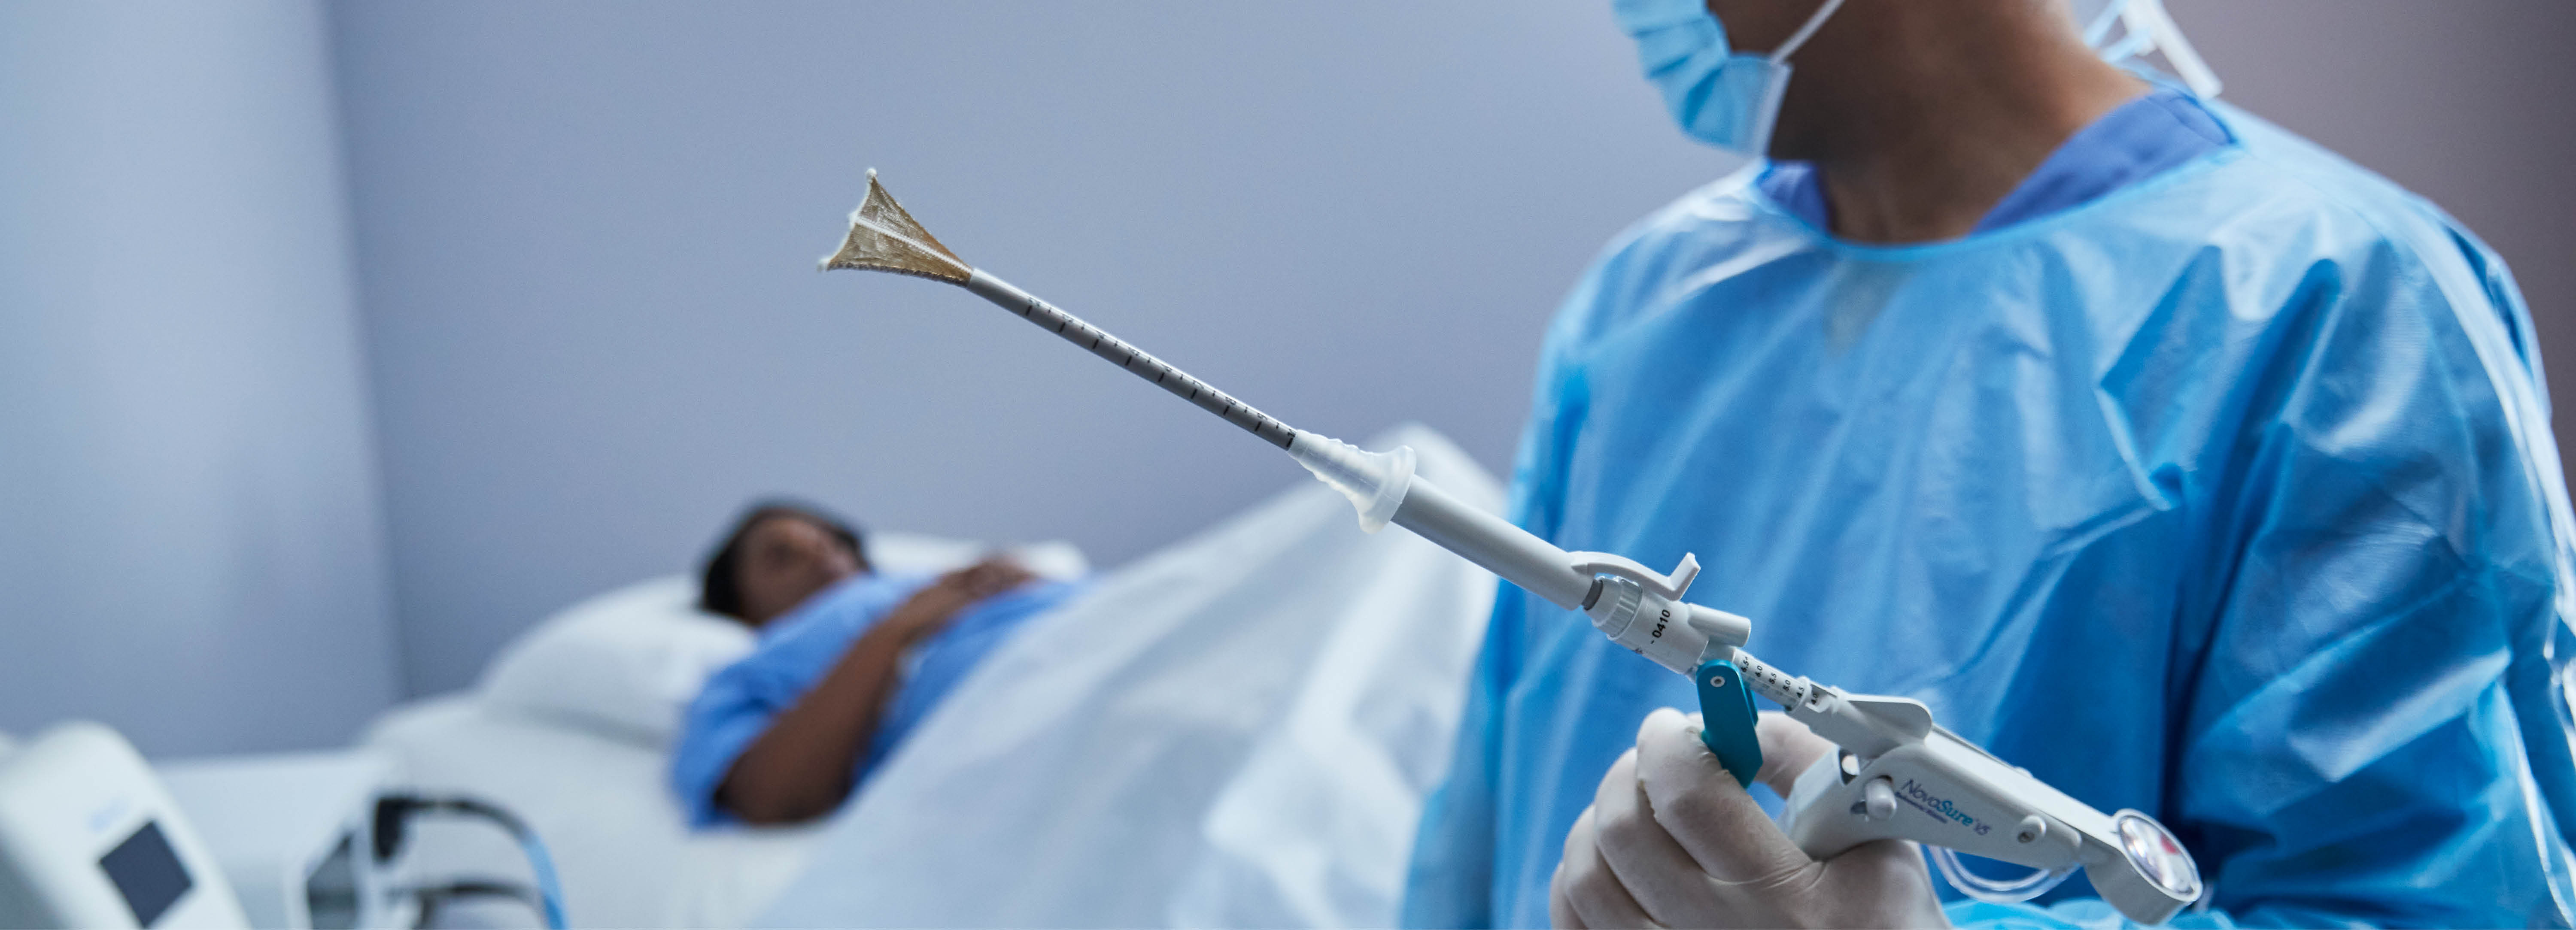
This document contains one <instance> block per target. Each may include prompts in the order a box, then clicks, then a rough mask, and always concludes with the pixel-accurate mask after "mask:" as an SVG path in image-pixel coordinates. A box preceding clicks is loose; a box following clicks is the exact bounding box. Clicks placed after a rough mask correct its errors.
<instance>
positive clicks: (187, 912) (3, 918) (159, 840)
mask: <svg viewBox="0 0 2576 930" xmlns="http://www.w3.org/2000/svg"><path fill="white" fill-rule="evenodd" d="M248 926H250V918H249V917H248V916H247V915H245V914H244V913H243V912H242V907H241V902H240V900H239V899H237V898H235V897H234V896H233V890H232V886H231V885H230V884H229V883H228V882H226V881H225V878H224V871H223V867H222V866H221V865H220V864H218V863H217V862H216V860H215V858H214V855H213V854H212V853H211V852H209V851H208V850H207V848H206V844H205V843H204V842H202V841H200V840H199V839H198V837H197V833H196V831H195V830H194V829H191V828H190V826H189V824H188V821H187V818H185V817H183V816H181V814H180V808H179V803H178V802H177V801H176V800H174V799H173V798H172V797H171V796H170V792H169V791H167V790H166V789H164V788H163V787H162V785H161V781H160V780H159V779H158V778H155V777H153V774H152V769H151V767H149V766H147V765H145V764H144V762H143V757H142V756H141V755H139V754H137V753H136V752H135V751H134V747H133V746H132V745H131V744H129V743H127V742H126V741H125V738H124V737H121V736H118V735H117V734H116V731H114V730H110V729H108V728H107V727H104V726H100V725H98V724H95V723H79V722H75V723H66V724H61V725H58V726H56V727H54V728H52V729H50V730H47V731H45V732H44V734H43V735H41V736H38V737H37V738H36V739H35V740H34V741H32V742H30V743H28V744H27V745H25V746H23V747H20V748H18V749H17V750H15V751H13V752H11V753H9V754H8V755H7V756H5V757H0V927H248Z"/></svg>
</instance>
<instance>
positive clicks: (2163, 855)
mask: <svg viewBox="0 0 2576 930" xmlns="http://www.w3.org/2000/svg"><path fill="white" fill-rule="evenodd" d="M821 264H822V268H823V269H824V270H832V269H838V268H851V269H860V270H868V271H887V272H893V273H897V274H908V275H913V276H916V277H924V278H930V279H932V280H936V281H945V282H948V283H950V284H955V285H958V286H961V287H964V288H965V289H967V290H969V291H972V292H974V293H975V294H976V295H977V296H980V297H983V298H984V299H985V300H988V301H991V302H992V303H994V304H996V305H999V306H1000V307H1002V308H1003V309H1005V310H1008V311H1010V312H1012V313H1014V314H1017V315H1019V316H1020V317H1021V318H1023V319H1026V320H1028V321H1029V322H1031V323H1034V324H1037V325H1038V326H1039V327H1041V328H1044V329H1047V330H1049V331H1052V332H1054V333H1055V334H1056V335H1058V336H1062V337H1064V338H1065V339H1066V340H1068V341H1071V342H1072V343H1074V344H1075V345H1079V346H1081V347H1083V348H1084V349H1086V350H1089V351H1090V352H1091V353H1092V354H1094V355H1098V356H1100V357H1101V358H1102V359H1105V360H1107V361H1109V362H1110V363H1111V364H1114V365H1117V366H1119V367H1121V368H1124V369H1127V370H1128V371H1129V372H1130V373H1133V374H1135V375H1136V376H1138V377H1141V378H1144V379H1145V380H1148V381H1151V382H1153V383H1154V384H1156V385H1158V386H1160V387H1162V388H1163V389H1164V390H1166V391H1170V392H1172V393H1173V394H1175V395H1178V396H1179V397H1181V398H1182V399H1184V400H1187V401H1189V402H1191V403H1193V404H1196V405H1198V406H1199V407H1200V408H1202V409H1205V410H1207V411H1208V412H1210V413H1213V414H1216V415H1217V416H1218V417H1220V418H1223V419H1224V420H1225V421H1226V422H1229V423H1233V424H1234V425H1236V426H1238V427H1241V428H1243V429H1244V430H1245V431H1247V432H1250V433H1252V434H1253V435H1255V436H1258V437H1260V438H1261V439H1262V440H1263V441H1265V442H1268V443H1270V444H1271V445H1274V446H1278V447H1279V448H1280V449H1281V450H1283V451H1286V452H1287V453H1288V455H1289V457H1290V458H1293V459H1295V460H1296V461H1297V463H1298V464H1300V465H1303V466H1305V467H1306V469H1307V470H1308V471H1311V472H1313V473H1314V474H1315V476H1316V477H1317V478H1319V479H1321V480H1323V482H1324V483H1325V484H1328V485H1330V486H1332V487H1333V488H1334V489H1335V490H1338V491H1340V492H1341V493H1342V494H1343V495H1344V496H1346V497H1348V498H1350V501H1351V504H1352V506H1353V507H1355V508H1357V510H1358V512H1359V520H1360V526H1361V528H1362V529H1363V530H1366V531H1369V532H1375V531H1376V530H1378V529H1379V528H1382V527H1384V526H1385V525H1386V524H1388V523H1394V524H1396V525H1398V526H1402V527H1404V528H1406V529H1409V530H1412V531H1413V532H1415V533H1417V534H1419V535H1421V536H1422V537H1423V538H1425V539H1428V540H1430V541H1431V542H1433V543H1435V544H1437V545H1439V546H1440V547H1442V548H1444V549H1447V550H1449V551H1451V552H1454V553H1457V554H1458V555H1459V556H1461V557H1464V558H1466V559H1467V560H1468V561H1470V562H1474V563H1476V564H1477V565H1479V566H1482V567H1484V568H1485V569H1487V570H1489V571H1492V572H1493V573H1494V574H1496V575H1499V576H1502V577H1503V578H1504V579H1505V580H1507V581H1510V582H1512V583H1513V584H1516V585H1519V586H1520V587H1522V588H1523V589H1526V590H1527V591H1529V592H1530V593H1531V594H1534V595H1537V596H1539V597H1541V598H1544V599H1546V600H1547V601H1549V602H1551V603H1554V604H1556V605H1558V606H1561V607H1564V608H1567V609H1569V610H1577V611H1581V612H1582V613H1583V614H1584V615H1585V616H1586V617H1587V618H1589V619H1590V620H1591V622H1592V624H1593V626H1594V627H1595V628H1598V629H1599V630H1600V631H1601V632H1602V634H1603V635H1606V636H1608V637H1610V639H1611V640H1612V641H1614V642H1617V643H1618V644H1620V645H1622V646H1625V647H1627V648H1629V649H1631V650H1634V651H1635V652H1636V653H1637V654H1639V655H1642V656H1645V657H1646V658H1648V659H1650V660H1653V661H1654V662H1655V663H1656V664H1658V665H1662V666H1664V667H1665V668H1668V669H1671V670H1673V671H1676V672H1680V673H1682V674H1684V675H1688V676H1690V677H1691V679H1692V680H1693V682H1694V684H1695V686H1696V688H1697V690H1698V692H1699V698H1700V709H1701V715H1702V718H1703V721H1704V727H1703V729H1702V731H1701V735H1700V739H1701V742H1703V743H1704V744H1706V745H1707V746H1708V748H1709V750H1710V751H1711V752H1713V753H1715V754H1716V755H1717V758H1718V760H1719V761H1720V762H1721V763H1723V764H1724V765H1725V767H1726V769H1727V771H1728V772H1729V773H1730V774H1732V775H1734V776H1735V778H1736V780H1737V781H1739V782H1742V783H1744V784H1746V785H1750V784H1751V783H1752V779H1753V775H1754V773H1755V772H1757V771H1759V770H1760V769H1761V766H1762V749H1761V743H1760V741H1759V740H1758V739H1757V738H1756V735H1755V732H1754V724H1755V714H1754V709H1753V703H1752V698H1753V695H1756V694H1758V695H1761V696H1762V697H1764V698H1768V699H1770V700H1772V701H1774V702H1777V703H1778V704H1780V705H1781V706H1782V707H1783V708H1785V709H1787V711H1788V714H1789V716H1790V717H1791V718H1792V719H1795V720H1798V721H1800V722H1802V723H1804V724H1806V725H1807V726H1808V728H1810V729H1812V730H1814V731H1815V732H1816V733H1817V734H1818V735H1820V736H1823V737H1824V738H1825V739H1827V740H1830V741H1832V742H1833V743H1835V744H1836V745H1838V746H1840V747H1841V750H1842V751H1841V752H1840V753H1839V754H1837V755H1835V756H1831V757H1828V758H1826V759H1824V760H1821V761H1819V762H1818V763H1817V764H1816V765H1815V766H1813V767H1811V768H1810V769H1808V770H1807V771H1806V772H1804V773H1802V774H1801V775H1800V777H1799V779H1798V782H1797V784H1796V786H1795V787H1794V788H1793V790H1792V791H1791V792H1790V797H1789V799H1788V811H1787V815H1786V817H1785V819H1784V823H1783V826H1784V828H1785V829H1786V830H1787V831H1788V833H1789V835H1790V837H1791V838H1792V839H1794V840H1795V841H1796V842H1797V843H1798V846H1799V848H1801V849H1804V850H1806V852H1807V853H1808V854H1809V855H1812V856H1816V857H1818V858H1823V857H1827V856H1832V855H1834V854H1837V853H1840V852H1842V851H1843V850H1846V849H1850V848H1851V847H1853V846H1856V845H1859V844H1861V843H1865V842H1869V841H1872V840H1878V839H1907V840H1914V841H1917V842H1921V843H1924V844H1926V845H1928V846H1932V847H1935V849H1934V854H1933V859H1934V861H1935V863H1937V864H1938V865H1939V866H1940V867H1941V870H1942V873H1943V874H1944V875H1945V876H1947V877H1948V878H1949V879H1950V882H1951V884H1953V885H1954V886H1957V887H1958V888H1959V889H1960V890H1961V891H1963V892H1965V893H1967V894H1968V895H1970V896H1971V897H1975V898H1978V899H1980V900H1986V901H2005V902H2010V901H2023V900H2028V899H2030V898H2033V897H2037V896H2038V895H2040V894H2041V893H2044V892H2046V891H2047V890H2048V889H2050V888H2052V887H2055V886H2056V884H2057V883H2058V882H2059V881H2062V880H2064V879H2065V878H2066V877H2067V876H2068V875H2070V874H2072V873H2073V872H2074V871H2075V870H2076V869H2078V868H2082V869H2084V870H2085V872H2086V875H2087V877H2088V878H2089V879H2090V880H2091V881H2092V883H2093V887H2094V889H2095V890H2096V891H2098V892H2099V893H2100V894H2101V895H2102V898H2103V899H2104V900H2105V901H2108V902H2109V903H2110V904H2111V905H2112V906H2114V907H2116V908H2118V909H2119V910H2120V912H2121V913H2122V914H2125V915H2127V916H2128V917H2129V918H2130V919H2132V920H2135V921H2138V922H2140V923H2158V922H2162V921H2163V920H2165V919H2166V918H2168V917H2171V916H2173V914H2174V913H2175V912H2176V911H2178V910H2180V909H2181V908H2182V907H2183V905H2186V904H2189V903H2191V902H2193V901H2194V900H2196V899H2198V898H2199V897H2200V896H2201V893H2202V884H2201V879H2200V873H2199V869H2198V867H2197V866H2196V865H2195V864H2194V863H2193V861H2192V858H2191V854H2190V853H2189V852H2188V851H2186V850H2184V849H2183V847H2182V844H2181V843H2179V842H2177V841H2176V840H2175V839H2174V837H2173V834H2172V833H2171V832H2170V831H2167V830H2166V829H2165V828H2164V826H2163V825H2162V824H2160V823H2158V822H2156V820H2155V818H2153V817H2150V816H2148V815H2147V814H2144V813H2141V812H2139V811H2134V810H2123V811H2120V812H2118V813H2116V814H2104V813H2102V812H2101V811H2098V810H2095V809H2094V808H2092V807H2091V806H2089V805H2086V804H2084V803H2083V802H2081V801H2077V800H2075V799H2074V798H2071V797H2068V796H2067V795H2065V794H2064V793H2062V792H2059V791H2058V790H2056V789H2054V788H2051V787H2049V786H2048V785H2047V784H2046V783H2043V782H2041V781H2040V780H2039V779H2037V778H2034V777H2032V776H2031V775H2030V773H2028V772H2026V771H2023V770H2021V769H2018V768H2015V767H2013V766H2012V765H2011V764H2010V763H2007V762H2005V761H2003V760H2001V759H1998V758H1996V757H1994V756H1993V755H1992V754H1989V753H1987V752H1986V751H1985V750H1983V749H1980V748H1978V747H1977V746H1976V745H1975V744H1973V743H1970V742H1968V741H1967V740H1965V739H1962V738H1960V737H1959V736H1958V735H1957V734H1954V733H1951V732H1950V731H1948V730H1946V729H1943V728H1941V727H1940V726H1939V725H1937V724H1935V723H1933V722H1932V713H1931V710H1930V709H1929V708H1927V707H1925V706H1924V705H1923V704H1922V702H1919V701H1915V700H1911V699H1908V698H1901V697H1885V696H1878V695H1866V694H1848V693H1845V692H1843V691H1841V690H1839V689H1836V688H1834V687H1832V686H1829V685H1822V684H1817V683H1815V682H1812V681H1809V680H1808V679H1806V678H1805V677H1803V676H1791V675H1788V674H1786V673H1783V672H1781V671H1779V670H1777V669H1773V668H1771V667H1770V666H1769V665H1766V664H1764V663H1763V662H1762V661H1761V660H1760V659H1758V658H1755V657H1754V656H1753V655H1752V654H1751V653H1748V652H1746V651H1744V649H1743V648H1742V647H1743V645H1744V644H1745V642H1746V641H1747V640H1748V639H1750V638H1751V636H1752V631H1753V628H1752V622H1751V621H1750V620H1747V619H1745V618H1743V617H1739V616H1736V615H1734V614H1730V613H1727V612H1725V611H1721V610H1716V609H1714V608H1710V607H1706V606H1702V605H1699V604H1691V603H1687V602H1685V601H1683V599H1682V598H1683V596H1684V595H1685V594H1687V593H1688V591H1689V589H1690V585H1691V582H1692V581H1693V580H1694V579H1695V578H1696V577H1697V576H1698V574H1699V562H1698V560H1697V559H1696V558H1694V557H1692V556H1690V555H1684V556H1682V559H1681V563H1680V564H1679V565H1677V566H1675V567H1674V569H1673V570H1672V571H1671V572H1669V573H1658V572H1655V571H1653V570H1652V569H1649V568H1647V567H1645V566H1643V565H1640V564H1638V563H1636V562H1635V561H1632V560H1630V559H1627V558H1625V557H1622V556H1617V555H1611V554H1607V553H1599V552H1567V551H1565V550H1563V549H1559V548H1557V547H1556V546H1555V545H1552V544H1550V543H1548V542H1547V541H1546V540H1543V539H1540V538H1538V537H1537V536H1534V535H1532V534H1530V533H1529V532H1528V531H1526V530H1523V529H1521V528H1519V527H1517V526H1513V525H1512V524H1511V523H1509V522H1506V521H1504V520H1503V519H1501V518H1499V517H1496V516H1493V515H1491V514H1488V513H1485V512H1484V511H1481V510H1478V509H1476V508H1474V507H1471V506H1468V505H1466V504H1464V503H1462V502H1460V501H1458V500H1457V499H1456V498H1454V497H1451V496H1449V495H1448V494H1447V493H1444V492H1442V491H1441V490H1440V488H1439V487H1438V486H1437V485H1435V484H1433V483H1431V482H1430V481H1428V480H1426V479H1424V478H1421V477H1419V476H1417V475H1415V474H1414V473H1413V467H1414V461H1413V450H1412V449H1410V448H1407V447H1402V446H1399V447H1397V448H1396V449H1394V450H1392V451H1389V452H1367V451H1363V450H1361V449H1358V448H1356V447H1353V446H1351V445H1349V444H1347V443H1343V442H1341V441H1339V440H1336V439H1332V438H1329V437H1325V436H1322V435H1318V434H1315V433H1311V432H1307V431H1305V430H1300V429H1296V428H1293V427H1290V426H1288V425H1287V424H1285V423H1281V422H1280V421H1278V420H1277V419H1274V418H1272V417H1270V416H1269V415H1267V414H1264V413H1262V412H1261V411H1259V410H1256V409H1253V408H1252V407H1250V406H1248V405H1245V404H1244V403H1243V402H1242V401H1239V400H1236V399H1234V398H1233V397H1232V396H1230V395H1228V394H1226V393H1225V392H1223V391H1219V390H1217V389H1216V388H1214V387H1212V386H1210V385H1208V384H1207V383H1206V382H1203V381H1200V380H1199V379H1197V378H1194V377H1191V376H1190V375H1188V374H1187V373H1185V372H1182V371H1181V370H1180V369H1178V368H1174V367H1172V366H1171V365H1170V364H1168V363H1165V362H1164V361H1162V360H1161V359H1157V358H1155V357H1153V356H1151V355H1148V354H1146V353H1145V352H1144V351H1143V350H1140V349H1138V348H1136V347H1135V346H1132V345H1129V344H1128V343H1127V342H1126V341H1124V340H1121V339H1119V338H1118V337H1116V336H1112V335H1110V334H1108V333H1107V332H1103V331H1102V330H1100V329H1099V328H1098V327H1095V326H1092V325H1091V324H1089V323H1085V322H1083V321H1082V320H1080V319H1078V318H1076V317H1074V316H1073V315H1072V314H1069V313H1066V312H1064V311H1063V310H1059V309H1057V308H1056V307H1054V306H1052V305H1050V304H1048V303H1047V302H1045V301H1042V300H1039V299H1038V298H1036V297H1034V296H1031V295H1030V294H1029V293H1028V292H1026V291H1023V290H1020V289H1019V288H1017V287H1014V286H1012V285H1011V284H1010V283H1008V282H1006V281H1003V280H1002V279H1000V278H998V277H995V276H993V275H992V274H989V273H987V272H985V271H983V270H981V269H978V268H975V267H973V266H971V265H968V264H967V263H966V262H965V261H964V260H963V259H960V258H958V257H957V255H956V253H954V252H951V251H949V250H948V248H947V247H946V246H945V245H942V244H941V243H940V242H939V240H938V239H936V238H934V237H932V236H931V235H930V233H929V231H928V230H925V229H923V228H922V227H921V224H919V223H917V222H915V221H914V220H913V218H912V217H911V215H909V214H907V213H905V212H904V210H903V208H902V207H901V206H900V205H898V204H897V203H895V201H894V198H893V197H892V196H890V195H888V194H887V193H886V192H885V189H884V188H883V187H882V186H880V185H879V184H878V183H877V179H876V172H874V171H870V172H868V190H867V194H866V195H865V197H864V198H863V199H862V200H861V201H860V203H859V208H858V209H857V210H855V211H853V212H852V213H851V214H850V231H849V234H848V236H847V237H846V238H845V239H844V240H843V242H842V244H841V247H840V248H839V249H838V250H837V251H835V252H834V253H833V254H831V255H830V256H827V257H825V258H824V259H823V261H822V263H821ZM1954 851H1955V852H1954ZM1958 853H1968V854H1971V855H1977V856H1984V857H1987V858H1992V859H1998V860H2002V861H2005V862H2011V863H2015V864H2018V865H2022V866H2026V867H2030V868H2034V869H2037V870H2039V871H2037V872H2035V873H2033V874H2032V875H2030V876H2029V877H2027V878H2024V879H2021V880H2018V881H1996V880H1994V879H1990V878H1987V877H1985V876H1982V875H1979V874H1977V873H1974V872H1971V871H1969V870H1968V869H1967V868H1965V867H1964V866H1963V865H1962V864H1961V863H1960V861H1959V859H1958V856H1957V854H1958Z"/></svg>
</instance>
